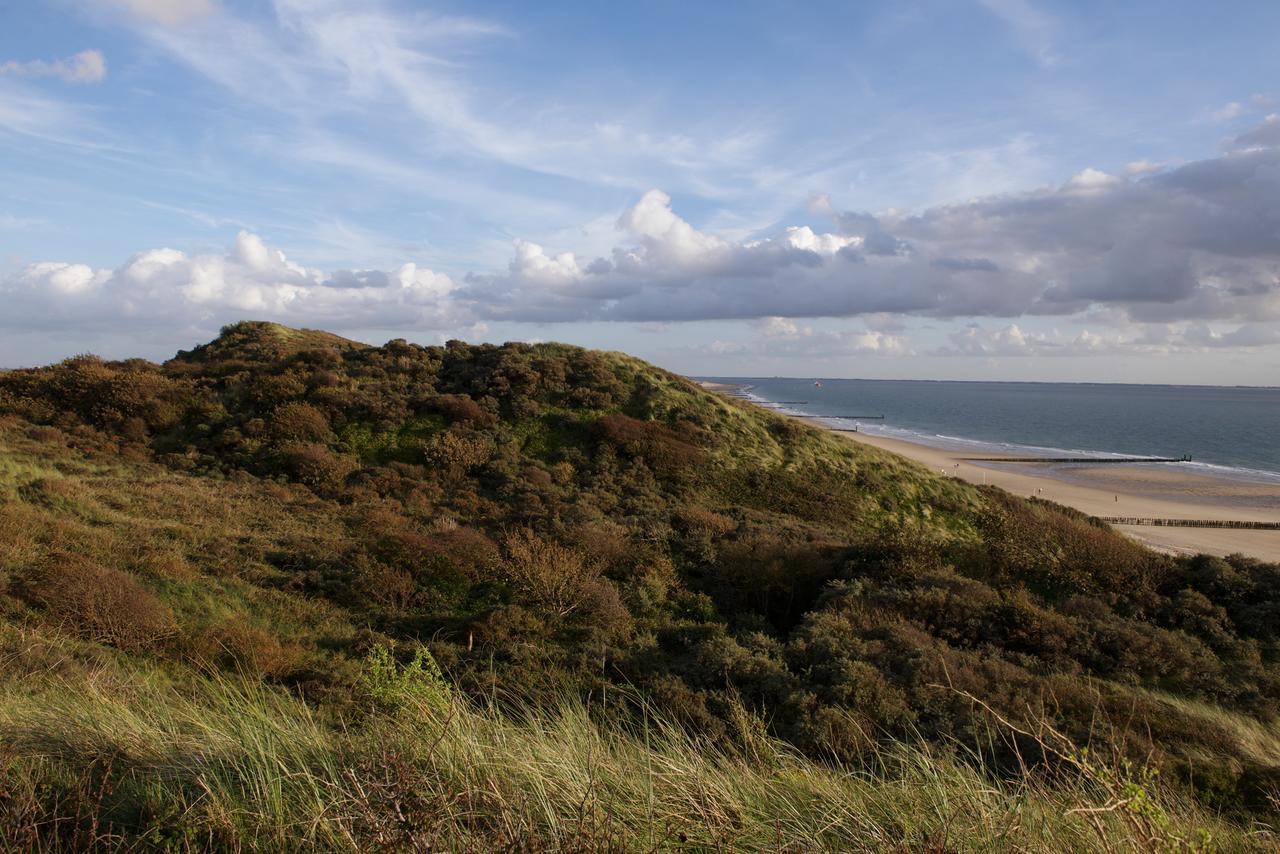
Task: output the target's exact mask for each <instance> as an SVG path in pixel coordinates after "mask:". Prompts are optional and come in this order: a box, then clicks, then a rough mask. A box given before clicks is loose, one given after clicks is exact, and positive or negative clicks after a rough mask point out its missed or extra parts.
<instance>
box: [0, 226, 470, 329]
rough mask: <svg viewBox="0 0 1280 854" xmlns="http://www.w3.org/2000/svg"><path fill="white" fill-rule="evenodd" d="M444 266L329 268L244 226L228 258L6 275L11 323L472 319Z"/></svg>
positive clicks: (148, 257)
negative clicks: (297, 257) (294, 255)
mask: <svg viewBox="0 0 1280 854" xmlns="http://www.w3.org/2000/svg"><path fill="white" fill-rule="evenodd" d="M455 290H456V286H455V284H454V282H453V281H452V280H451V279H450V278H449V277H448V276H446V275H444V274H442V273H436V272H434V271H432V270H429V269H426V268H422V267H418V266H417V265H416V264H413V263H406V264H403V265H401V266H400V267H399V268H398V269H395V270H392V271H380V270H339V271H336V272H334V273H331V274H327V275H326V274H325V273H322V272H321V271H320V270H316V269H313V268H309V267H304V266H302V265H300V264H296V263H294V262H293V261H290V260H289V259H288V258H287V257H285V255H284V253H282V252H280V251H279V250H277V249H273V248H271V247H269V246H267V245H266V244H265V243H264V242H263V241H262V239H261V238H260V237H258V236H257V235H254V234H251V233H249V232H244V231H242V232H240V233H239V234H238V235H237V237H236V239H235V242H234V244H233V245H232V247H231V248H230V249H229V250H228V252H227V253H226V254H224V255H209V254H206V255H194V256H189V255H187V254H186V253H184V252H180V251H178V250H176V249H168V248H162V249H151V250H147V251H145V252H140V253H138V254H136V255H134V256H133V257H132V258H130V259H129V260H127V261H126V262H125V263H124V264H122V265H121V266H120V267H117V268H116V269H114V270H105V269H104V270H94V269H92V268H90V267H88V266H86V265H84V264H70V263H62V262H42V263H38V264H31V265H29V266H27V267H26V268H25V269H23V270H21V271H19V272H18V273H15V274H12V275H10V276H7V277H5V278H0V297H2V298H3V300H4V303H5V307H6V312H5V314H4V316H3V318H2V319H0V325H3V326H5V327H8V328H20V329H21V328H25V329H32V328H46V327H50V328H59V329H63V330H67V329H73V328H75V329H110V328H114V327H118V326H119V325H121V324H122V323H128V324H129V325H130V327H131V328H145V327H149V326H183V325H193V326H200V327H203V328H210V327H215V328H216V326H218V325H220V324H222V323H226V322H230V321H233V320H238V319H243V318H245V317H255V318H265V319H272V320H280V321H284V322H288V323H296V324H300V325H319V326H329V327H335V328H348V329H350V328H380V329H382V328H385V329H392V328H405V327H411V328H414V329H444V328H453V327H457V326H463V325H467V324H470V323H472V322H474V318H473V317H472V316H471V315H470V314H469V313H468V312H467V311H466V310H465V309H464V308H461V307H460V306H459V305H458V304H457V303H456V301H455V300H454V292H455Z"/></svg>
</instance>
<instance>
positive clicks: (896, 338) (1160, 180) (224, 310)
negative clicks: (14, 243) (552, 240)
mask: <svg viewBox="0 0 1280 854" xmlns="http://www.w3.org/2000/svg"><path fill="white" fill-rule="evenodd" d="M1278 126H1280V120H1277V119H1275V118H1274V117H1272V118H1269V119H1267V121H1265V122H1263V123H1262V124H1260V125H1258V126H1257V127H1255V128H1254V129H1253V130H1251V131H1247V132H1245V133H1244V134H1241V136H1240V141H1241V142H1240V147H1238V148H1237V149H1234V150H1232V151H1230V152H1228V153H1225V154H1223V155H1222V156H1219V157H1216V158H1212V159H1208V160H1201V161H1197V162H1191V163H1185V164H1182V165H1179V166H1168V167H1165V168H1160V169H1156V170H1155V171H1151V170H1148V169H1131V170H1129V172H1128V174H1126V175H1124V176H1118V175H1112V174H1108V173H1106V172H1103V171H1101V170H1098V169H1093V168H1088V169H1084V170H1082V171H1080V172H1078V173H1077V174H1076V175H1074V176H1072V177H1071V178H1070V179H1068V180H1067V181H1065V182H1064V183H1062V184H1060V185H1058V186H1055V187H1045V188H1041V189H1037V190H1033V191H1029V192H1021V193H1007V194H1000V195H992V196H986V197H981V198H977V199H973V200H970V201H968V202H965V203H962V204H953V205H943V206H938V207H934V208H929V209H926V210H923V211H920V212H917V213H908V212H898V211H889V212H884V213H879V214H873V213H866V212H858V211H844V212H842V211H838V210H837V209H836V208H835V206H834V205H833V204H831V203H830V200H828V199H826V198H825V197H814V199H813V200H812V201H811V203H810V206H809V208H810V209H809V213H810V216H813V217H815V220H814V221H815V222H817V219H816V218H817V217H825V218H826V219H828V220H829V221H830V225H829V226H826V227H821V226H818V227H815V226H814V225H813V224H804V225H793V226H789V227H785V228H779V229H778V230H776V231H775V232H773V233H772V234H770V235H768V236H765V237H758V238H755V239H750V240H745V241H743V240H731V239H728V238H725V237H723V236H720V235H717V234H713V233H711V232H709V231H706V230H703V229H699V228H698V227H696V226H695V225H694V224H692V223H691V222H689V221H688V220H686V219H685V218H683V217H682V216H681V215H680V214H679V213H678V212H677V211H676V210H675V208H674V207H673V204H672V200H671V198H670V197H669V196H668V195H667V194H666V193H664V192H661V191H659V190H651V191H649V192H647V193H645V194H643V195H642V196H641V197H640V198H639V199H638V201H637V202H636V203H635V204H634V205H633V206H632V207H630V208H629V209H627V210H625V211H623V212H622V214H621V216H619V217H618V219H617V221H616V226H617V228H618V230H619V232H620V233H621V235H622V236H621V238H620V239H619V240H618V241H617V245H616V246H614V247H613V248H612V250H611V251H609V252H608V253H607V254H604V255H601V256H600V257H595V258H594V259H592V260H587V257H580V256H579V255H578V254H576V253H575V252H573V251H568V250H564V249H558V248H546V247H544V246H542V245H540V244H538V243H534V242H532V241H528V240H517V241H515V246H514V253H513V256H512V257H511V260H510V262H509V263H508V264H507V265H506V268H505V269H502V270H499V271H495V272H484V273H472V274H469V275H467V276H466V277H465V279H464V280H463V281H461V282H455V281H454V280H453V279H451V278H450V277H448V276H446V275H443V274H441V273H437V272H433V271H431V270H427V269H423V268H420V267H418V266H416V265H414V264H405V265H403V266H401V267H399V268H398V269H394V270H345V271H337V272H333V273H328V274H326V273H322V272H321V271H319V270H315V269H312V268H309V267H304V266H302V265H299V264H297V263H295V262H293V261H291V260H289V259H287V258H285V256H284V255H283V254H282V253H280V252H279V251H278V250H275V249H272V248H271V247H268V246H267V245H265V244H264V243H263V242H262V241H261V240H260V239H259V238H258V237H256V236H254V235H253V234H250V233H248V232H242V233H241V234H240V235H239V236H238V237H237V239H236V240H235V243H234V245H233V246H232V247H231V248H230V249H229V251H228V252H227V253H226V254H223V255H196V256H190V257H189V256H187V255H186V254H184V253H182V252H178V251H176V250H173V249H156V250H151V251H147V252H143V253H140V254H138V255H136V256H134V257H133V258H132V259H130V260H129V261H128V262H126V263H125V264H123V265H121V266H120V267H118V268H116V269H114V270H105V271H104V270H95V269H91V268H89V267H87V266H84V265H82V264H75V263H42V264H35V265H32V266H30V267H28V268H26V269H25V270H23V271H21V272H19V273H17V274H14V275H11V276H10V277H8V278H7V279H3V280H0V296H3V298H4V299H5V305H6V309H9V310H8V311H7V312H6V316H5V318H4V319H3V320H0V323H7V324H9V325H16V326H21V325H24V324H25V325H39V324H41V323H59V324H63V325H64V328H66V324H70V323H72V322H73V321H74V322H78V323H81V324H95V323H97V324H108V323H111V322H113V321H121V320H123V319H124V318H129V319H131V320H132V321H133V322H135V323H146V322H153V323H163V322H168V321H169V319H174V318H176V319H178V320H187V321H189V322H196V321H201V322H205V323H206V325H207V323H208V322H211V319H214V318H216V319H217V320H219V321H221V320H226V319H235V318H237V317H243V316H257V317H270V318H275V319H280V320H284V321H288V322H295V323H307V324H313V325H338V326H341V327H344V328H355V327H358V326H364V327H384V328H390V327H401V328H404V327H409V328H420V329H440V328H446V327H448V326H450V325H466V324H470V323H474V322H477V321H511V322H533V323H554V322H564V321H625V322H630V323H640V324H645V323H650V324H664V323H673V322H680V321H693V320H732V319H741V320H750V321H754V322H755V328H756V331H757V333H758V340H760V341H767V342H770V343H769V346H770V347H775V348H783V349H782V350H780V351H779V352H794V353H806V352H811V353H819V352H822V353H831V352H849V353H854V352H856V353H872V352H874V353H902V352H908V350H909V346H908V344H907V342H906V340H905V339H904V338H903V337H902V336H901V335H899V334H898V333H900V332H901V331H902V329H903V325H902V322H901V321H902V319H903V318H905V317H909V316H915V317H925V318H941V319H960V320H970V319H981V318H1002V319H1005V323H1004V325H1001V326H998V327H997V328H996V329H995V330H994V331H992V330H988V329H985V328H983V327H981V326H974V327H971V328H967V329H965V330H962V331H961V332H960V333H957V337H955V338H953V339H952V340H951V341H950V343H949V344H948V346H947V348H946V352H948V353H954V354H974V355H1001V354H1009V355H1015V354H1020V353H1024V354H1049V353H1064V354H1083V353H1097V352H1105V351H1107V350H1108V348H1122V347H1127V348H1130V349H1132V348H1140V347H1147V348H1160V347H1164V348H1169V347H1181V348H1195V347H1199V348H1212V347H1246V346H1248V347H1255V346H1271V345H1273V344H1275V343H1277V342H1276V335H1275V334H1274V330H1275V329H1276V328H1280V323H1278V322H1280V140H1277V139H1273V136H1272V134H1273V133H1274V132H1275V129H1276V128H1277V127H1278ZM1036 316H1039V317H1055V316H1056V317H1063V318H1074V319H1077V320H1078V319H1080V318H1084V317H1091V318H1096V319H1098V325H1100V326H1101V327H1102V328H1103V329H1104V330H1107V331H1104V332H1103V333H1097V332H1092V333H1082V334H1076V335H1074V336H1072V337H1069V338H1066V337H1060V336H1056V335H1047V334H1043V333H1031V332H1027V331H1025V330H1026V329H1027V328H1034V327H1035V324H1032V323H1029V322H1027V321H1021V320H1020V319H1022V318H1030V317H1036ZM819 317H824V318H852V317H860V318H862V322H863V325H864V326H865V329H864V330H860V331H854V332H843V333H839V334H835V333H829V332H825V333H815V332H814V331H813V329H812V328H811V327H809V326H806V325H805V324H804V320H805V319H806V318H819ZM1015 321H1016V322H1015ZM1140 324H1146V325H1148V326H1151V327H1152V328H1157V329H1160V328H1172V329H1174V331H1173V332H1167V331H1166V332H1165V333H1162V334H1163V337H1162V338H1161V337H1157V338H1152V337H1150V335H1149V334H1147V333H1141V332H1134V331H1133V330H1135V329H1140V328H1141V327H1140V326H1139V325H1140ZM1188 324H1202V325H1204V326H1202V327H1197V328H1195V329H1193V328H1192V327H1191V326H1189V325H1188ZM1232 324H1235V325H1236V328H1234V329H1232V328H1231V325H1232ZM1116 330H1122V332H1117V331H1116ZM1153 352H1154V350H1153Z"/></svg>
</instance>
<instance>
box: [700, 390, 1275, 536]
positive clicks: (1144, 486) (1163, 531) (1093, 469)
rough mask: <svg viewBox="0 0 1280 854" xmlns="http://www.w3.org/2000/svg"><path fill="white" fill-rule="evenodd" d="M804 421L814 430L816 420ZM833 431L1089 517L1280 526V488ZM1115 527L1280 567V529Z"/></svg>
mask: <svg viewBox="0 0 1280 854" xmlns="http://www.w3.org/2000/svg"><path fill="white" fill-rule="evenodd" d="M702 385H703V387H704V388H708V389H709V390H712V391H718V392H721V393H733V392H734V391H736V390H739V389H740V388H741V386H733V385H731V384H728V383H703V384H702ZM775 411H776V410H775ZM781 414H785V413H781ZM801 420H803V421H804V422H805V423H807V424H810V425H813V419H811V418H805V419H801ZM813 426H819V425H813ZM828 429H830V428H828ZM832 432H833V433H835V435H837V436H839V437H841V438H843V439H846V440H848V441H852V442H858V443H860V444H864V445H870V446H872V447H876V448H879V449H881V450H884V451H889V452H890V453H895V454H898V455H899V456H902V457H906V458H907V459H910V460H913V461H914V462H917V463H920V464H922V465H924V466H925V467H927V468H930V469H932V470H933V471H935V472H937V473H939V474H941V475H945V476H947V477H958V478H960V479H961V480H965V481H968V482H969V483H974V484H990V485H992V486H998V487H1000V488H1001V489H1004V490H1005V491H1007V492H1010V493H1012V494H1014V495H1021V496H1024V497H1033V498H1043V499H1045V500H1048V501H1053V502H1056V503H1058V504H1062V505H1065V506H1067V507H1072V508H1074V509H1076V510H1079V511H1081V512H1083V513H1087V514H1089V515H1090V516H1098V517H1125V518H1130V517H1133V518H1144V519H1149V518H1155V519H1194V520H1213V521H1243V522H1268V523H1275V522H1280V486H1271V485H1266V484H1256V483H1246V482H1236V481H1231V480H1227V479H1224V478H1217V477H1213V476H1210V475H1204V474H1198V473H1190V472H1185V471H1177V470H1173V469H1167V470H1155V469H1153V468H1152V467H1150V466H1128V465H1123V466H1122V465H1094V466H1091V465H1087V464H1081V465H1073V466H1072V467H1071V471H1070V475H1069V477H1059V476H1054V472H1052V471H1045V470H1041V471H1037V470H1036V469H1037V468H1040V466H1039V465H1038V464H1031V463H1028V464H1004V463H1000V464H992V463H987V464H979V463H978V462H976V461H973V460H970V459H966V457H968V456H972V454H971V453H966V452H962V451H951V450H945V449H941V448H935V447H931V446H929V445H923V444H919V443H916V442H908V441H906V440H904V439H899V438H891V437H888V436H881V435H875V434H871V433H866V432H856V433H853V432H846V431H835V430H832ZM1114 527H1115V529H1116V530H1118V531H1120V532H1122V533H1124V534H1126V535H1127V536H1129V537H1131V538H1133V539H1135V540H1137V541H1138V542H1141V543H1143V544H1144V545H1146V546H1149V547H1151V548H1154V549H1157V550H1159V551H1163V552H1168V553H1173V554H1195V553H1199V552H1204V553H1206V554H1213V555H1219V556H1221V555H1227V554H1232V553H1236V552H1239V553H1241V554H1245V555H1248V556H1250V557H1255V558H1259V559H1261V560H1267V561H1280V531H1277V530H1247V529H1235V528H1189V527H1188V528H1184V527H1163V526H1150V525H1115V526H1114Z"/></svg>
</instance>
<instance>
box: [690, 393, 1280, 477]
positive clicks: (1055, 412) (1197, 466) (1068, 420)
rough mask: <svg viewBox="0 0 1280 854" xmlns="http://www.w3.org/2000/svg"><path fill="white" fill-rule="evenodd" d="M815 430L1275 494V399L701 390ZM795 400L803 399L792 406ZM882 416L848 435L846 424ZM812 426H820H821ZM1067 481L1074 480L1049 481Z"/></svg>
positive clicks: (1279, 463) (1279, 417) (1278, 453)
mask: <svg viewBox="0 0 1280 854" xmlns="http://www.w3.org/2000/svg"><path fill="white" fill-rule="evenodd" d="M700 379H705V381H708V382H714V383H717V384H719V385H722V386H725V387H726V388H732V389H737V390H738V392H740V393H741V394H742V395H743V396H745V397H748V398H750V399H753V400H756V401H757V402H759V403H761V404H762V405H764V406H768V407H771V408H776V409H778V410H779V411H781V412H784V413H785V414H793V415H804V416H806V417H810V418H814V419H815V420H818V421H824V422H825V423H826V426H830V427H842V428H851V427H854V426H857V427H858V428H859V429H860V430H862V431H864V432H867V433H871V434H874V435H879V436H884V437H886V438H891V439H898V440H901V441H906V442H911V443H914V444H922V445H926V446H929V447H933V448H938V449H941V450H947V451H966V450H967V451H970V452H972V455H974V456H1000V457H1003V456H1037V457H1079V456H1088V457H1097V458H1099V459H1102V458H1113V457H1158V458H1173V459H1179V458H1182V457H1184V456H1188V455H1190V456H1191V457H1192V459H1191V461H1190V462H1187V463H1182V464H1180V467H1181V468H1184V469H1186V470H1187V471H1189V472H1193V473H1196V474H1199V475H1203V476H1207V477H1219V478H1224V479H1230V480H1236V481H1243V482H1247V483H1263V484H1270V485H1276V486H1280V443H1277V442H1276V441H1275V439H1274V436H1273V434H1274V430H1275V426H1274V425H1276V424H1280V389H1273V388H1267V387H1257V386H1250V387H1244V386H1230V387H1229V386H1172V385H1134V384H1117V383H1111V384H1108V383H1097V384H1094V383H1024V382H1008V383H1005V382H992V383H984V382H975V381H964V382H961V381H952V380H937V381H933V380H841V379H822V380H820V382H821V383H822V384H823V385H822V386H821V387H820V388H818V387H815V386H814V385H813V383H814V382H815V380H811V379H796V378H779V377H773V378H742V379H730V378H725V377H710V378H700ZM802 398H803V399H802ZM872 412H875V413H884V414H886V415H887V417H886V419H885V420H884V421H882V422H876V423H861V424H856V425H855V423H854V422H855V421H856V419H853V418H851V417H849V416H851V415H853V414H871V413H872ZM823 416H830V417H829V418H824V417H823ZM1053 474H1054V476H1055V477H1058V478H1061V479H1065V480H1072V479H1074V477H1075V474H1076V473H1075V471H1074V470H1073V469H1068V470H1060V471H1055V472H1054V473H1053Z"/></svg>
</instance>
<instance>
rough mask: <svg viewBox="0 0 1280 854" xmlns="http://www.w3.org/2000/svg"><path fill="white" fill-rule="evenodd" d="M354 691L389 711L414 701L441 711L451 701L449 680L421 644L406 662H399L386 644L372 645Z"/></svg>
mask: <svg viewBox="0 0 1280 854" xmlns="http://www.w3.org/2000/svg"><path fill="white" fill-rule="evenodd" d="M358 690H359V692H360V693H361V694H362V695H363V696H364V697H365V698H367V699H368V700H369V702H371V703H372V704H373V705H374V706H375V707H376V708H378V709H380V710H382V711H385V712H391V713H395V712H398V711H400V710H403V709H407V708H410V707H412V706H413V705H414V704H423V705H425V706H427V707H429V708H431V709H434V710H437V711H442V710H446V709H448V707H449V705H450V703H451V701H452V694H451V689H450V687H449V683H448V682H447V681H446V680H445V678H444V674H442V673H441V672H440V667H439V665H437V664H436V660H435V659H434V658H432V657H431V653H430V652H429V651H428V650H427V648H426V647H425V646H419V647H417V648H416V649H415V650H414V654H413V658H412V659H410V660H409V663H408V664H405V665H401V664H398V663H397V662H396V659H395V656H394V655H393V654H392V652H391V649H390V648H389V647H387V646H385V645H383V644H377V645H375V646H374V647H373V648H372V649H371V650H369V654H368V656H366V658H365V662H364V670H363V672H362V673H361V675H360V683H359V686H358Z"/></svg>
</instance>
